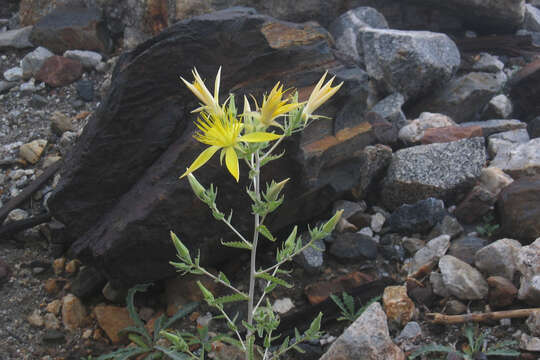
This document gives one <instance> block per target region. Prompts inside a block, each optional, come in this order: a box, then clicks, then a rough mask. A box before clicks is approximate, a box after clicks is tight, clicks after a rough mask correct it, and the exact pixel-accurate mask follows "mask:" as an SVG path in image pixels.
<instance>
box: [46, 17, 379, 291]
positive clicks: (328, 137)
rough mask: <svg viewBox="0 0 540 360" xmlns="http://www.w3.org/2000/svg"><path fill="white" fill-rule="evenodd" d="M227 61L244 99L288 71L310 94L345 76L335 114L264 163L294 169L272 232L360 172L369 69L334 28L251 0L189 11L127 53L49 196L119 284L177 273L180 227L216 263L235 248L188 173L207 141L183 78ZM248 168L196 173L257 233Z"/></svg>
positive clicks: (237, 220)
mask: <svg viewBox="0 0 540 360" xmlns="http://www.w3.org/2000/svg"><path fill="white" fill-rule="evenodd" d="M220 65H222V66H223V71H222V86H221V89H222V95H221V96H222V98H224V96H225V95H226V94H228V93H229V92H234V93H235V94H236V95H238V96H237V97H236V98H237V99H242V97H241V95H242V94H243V92H249V93H254V95H255V96H257V97H260V95H261V94H262V91H265V90H266V91H268V90H269V89H271V87H272V86H273V85H274V84H275V82H276V81H278V80H281V81H283V82H284V83H285V84H286V87H289V86H294V87H296V88H298V89H299V93H300V97H301V99H305V98H306V97H307V96H308V95H309V93H310V92H311V89H312V87H313V86H314V84H315V83H316V81H317V80H318V78H319V77H320V76H321V75H322V73H323V72H324V70H325V69H330V72H332V73H333V74H335V75H336V77H337V79H338V80H339V81H344V82H345V84H344V86H343V87H342V89H341V90H340V92H339V93H338V94H337V95H336V96H335V97H334V98H333V99H332V101H331V102H329V104H328V105H327V106H325V107H324V108H321V110H322V112H321V113H322V114H325V115H328V116H332V117H334V121H329V120H320V121H317V122H315V123H313V126H310V127H309V128H308V129H307V130H306V131H305V132H304V133H302V135H301V136H296V137H294V138H291V139H290V141H286V142H284V147H283V149H284V150H286V155H285V157H284V158H282V159H281V160H280V161H279V162H275V163H271V164H270V165H268V167H267V168H265V169H264V170H265V172H264V174H266V175H267V177H269V178H275V179H277V180H281V179H284V178H286V177H290V178H291V181H290V182H289V184H288V185H287V188H286V198H287V200H288V202H286V203H285V205H284V206H283V209H282V210H283V211H280V212H279V215H278V216H275V217H274V218H273V219H270V223H269V226H270V228H271V230H272V231H274V232H275V231H277V230H279V229H283V228H285V227H287V226H288V225H290V224H292V223H296V222H305V221H308V220H309V219H311V218H312V217H314V216H316V215H318V214H321V213H322V212H323V211H324V210H326V209H327V208H328V205H330V204H331V202H332V201H333V200H334V199H335V198H336V197H337V196H338V195H339V194H340V193H341V192H343V191H347V190H349V189H350V188H351V187H352V186H354V185H355V181H356V180H357V179H359V177H360V174H359V171H360V169H359V167H358V166H357V161H354V160H355V159H357V157H359V156H360V153H361V149H362V148H363V147H364V146H366V145H369V144H371V143H372V142H373V141H374V140H373V139H374V137H373V134H372V131H371V127H370V125H369V123H366V122H364V121H363V117H362V111H364V110H365V107H366V105H365V104H366V99H367V95H368V94H367V81H366V75H365V72H363V71H362V70H360V69H354V68H352V69H345V68H343V67H342V66H341V64H340V63H339V62H338V61H337V60H336V59H335V57H334V55H333V53H332V51H331V50H330V47H329V45H328V37H327V33H326V32H325V31H324V30H323V29H321V28H319V27H317V26H316V25H314V24H304V25H299V24H293V23H287V22H281V21H278V20H275V19H273V18H270V17H267V16H263V15H259V14H257V13H256V12H255V11H254V10H251V9H246V8H233V9H229V10H224V11H220V12H215V13H211V14H207V15H202V16H199V17H195V18H192V19H189V20H185V21H182V22H179V23H177V24H175V25H174V26H172V27H170V28H168V29H167V30H166V31H164V32H163V33H162V34H160V35H159V36H157V37H154V38H152V39H150V40H148V41H147V42H145V43H143V44H141V45H139V46H138V47H137V48H135V49H134V50H133V51H132V52H130V53H127V54H125V55H123V56H122V57H121V58H120V59H119V61H118V64H117V66H116V68H115V70H114V73H113V79H112V84H111V88H110V91H109V94H108V95H107V96H106V98H105V99H104V101H103V103H102V105H101V107H100V109H99V110H98V112H97V114H96V115H95V117H94V118H93V119H92V120H91V121H90V122H89V124H88V125H87V127H86V128H85V130H84V132H83V134H82V136H81V138H80V140H79V142H78V143H77V145H76V147H75V148H74V149H73V151H72V153H71V154H70V155H69V156H68V157H67V159H66V160H65V164H64V167H63V172H62V178H61V181H60V183H59V185H58V187H57V190H56V191H55V193H54V194H53V196H52V197H51V199H50V201H49V206H50V209H51V211H52V213H53V214H54V216H55V218H57V219H59V220H60V221H62V222H63V223H65V225H66V230H65V231H66V233H67V234H69V236H70V237H71V239H72V241H73V244H72V246H71V251H72V252H73V253H74V254H75V255H76V256H82V257H84V256H86V257H88V258H89V260H91V261H92V262H93V263H94V264H95V265H97V266H98V267H99V268H100V269H102V270H103V272H104V273H105V274H106V276H107V277H108V278H109V279H110V280H112V282H113V283H124V284H125V283H136V282H143V281H151V280H156V279H161V278H164V277H166V276H168V275H171V274H172V273H173V272H174V269H173V268H172V266H170V265H169V264H168V261H169V260H172V259H174V249H173V247H172V246H171V245H172V243H171V241H170V239H169V235H168V232H169V230H173V231H174V232H176V234H178V236H179V237H180V238H181V239H182V240H183V241H184V242H185V243H186V244H187V246H188V247H190V248H191V249H192V250H194V251H195V250H196V249H200V250H201V258H202V261H203V262H205V263H207V264H219V263H220V262H223V261H225V260H226V259H227V258H228V257H231V255H230V254H231V253H230V252H227V251H226V250H224V249H223V248H222V247H220V248H219V250H217V251H216V246H217V243H218V242H219V240H220V239H222V238H223V239H224V240H231V239H233V237H232V234H231V233H230V231H229V230H228V229H226V228H225V227H224V226H221V225H219V224H217V223H216V221H215V220H214V219H213V217H212V216H211V214H210V212H209V210H208V209H207V208H206V205H204V204H202V203H201V202H200V201H199V200H198V199H196V198H195V197H194V196H193V194H192V192H191V189H190V188H189V185H188V182H187V181H186V180H185V179H184V180H178V176H179V175H180V174H181V173H182V172H183V171H184V170H185V168H186V167H187V166H188V165H189V164H190V163H191V162H192V161H193V160H194V158H195V157H196V156H197V155H198V154H199V153H200V152H201V150H202V149H204V147H205V145H203V144H200V143H198V142H196V141H195V140H194V139H193V138H192V135H193V133H194V131H195V126H194V124H193V121H194V120H195V115H194V114H192V113H191V110H192V109H194V108H196V107H197V106H198V104H197V99H196V98H195V97H194V96H193V94H191V93H190V92H189V91H188V90H187V88H186V87H185V86H184V85H183V84H181V83H180V82H179V79H178V77H179V76H183V77H185V78H188V79H191V70H192V68H193V67H194V66H196V67H197V69H198V70H199V72H200V73H201V74H202V76H203V78H205V79H207V81H208V82H209V83H212V82H213V78H214V76H215V74H216V72H217V69H218V67H219V66H220ZM211 88H212V86H211ZM238 105H239V106H242V105H241V102H240V104H238ZM342 109H355V110H356V112H355V113H354V116H352V115H351V113H350V112H345V111H342ZM338 110H339V111H338ZM246 174H247V169H246V168H241V175H243V177H242V178H241V180H240V184H236V182H235V181H234V179H233V178H232V177H231V176H230V174H228V172H227V171H226V170H225V169H223V168H222V167H221V166H220V165H219V159H217V157H216V158H215V159H212V160H211V161H210V162H209V163H208V164H207V165H205V166H204V167H203V168H202V169H200V170H198V171H197V174H196V175H197V177H198V179H199V180H200V182H201V183H202V184H205V185H209V184H210V183H214V184H218V186H219V196H218V206H219V208H220V209H222V210H223V211H228V209H230V208H232V209H233V210H234V217H233V220H232V221H233V223H234V224H235V225H236V226H237V228H238V229H239V231H241V232H244V233H250V232H251V229H250V226H251V225H250V224H251V214H250V209H249V206H247V196H246V195H245V194H244V190H243V189H245V187H246V186H247V181H246V180H247V179H246V178H247V176H246ZM266 180H267V179H263V181H266Z"/></svg>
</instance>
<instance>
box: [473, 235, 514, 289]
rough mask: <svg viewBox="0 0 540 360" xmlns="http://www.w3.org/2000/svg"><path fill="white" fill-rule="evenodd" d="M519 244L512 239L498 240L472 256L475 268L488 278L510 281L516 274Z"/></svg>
mask: <svg viewBox="0 0 540 360" xmlns="http://www.w3.org/2000/svg"><path fill="white" fill-rule="evenodd" d="M520 249H521V243H520V242H519V241H517V240H513V239H500V240H497V241H495V242H493V243H491V244H489V245H487V246H485V247H483V248H482V249H480V250H478V251H477V252H476V254H475V255H474V258H475V262H474V264H475V266H476V268H478V270H480V271H482V272H483V273H484V274H486V276H487V277H489V276H502V277H504V278H506V279H508V280H510V281H512V280H513V279H514V273H515V272H516V270H517V268H516V258H517V255H518V252H519V250H520Z"/></svg>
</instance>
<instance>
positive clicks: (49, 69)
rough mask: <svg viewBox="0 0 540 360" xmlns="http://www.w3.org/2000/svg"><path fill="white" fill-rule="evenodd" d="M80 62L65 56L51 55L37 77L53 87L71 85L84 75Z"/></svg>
mask: <svg viewBox="0 0 540 360" xmlns="http://www.w3.org/2000/svg"><path fill="white" fill-rule="evenodd" d="M82 72H83V67H82V65H81V63H80V62H78V61H76V60H73V59H68V58H65V57H63V56H51V57H50V58H48V59H47V60H45V62H44V63H43V66H42V67H41V69H40V70H39V72H38V73H37V75H36V79H37V80H39V81H43V82H44V83H46V84H47V85H50V86H52V87H60V86H65V85H69V84H71V83H72V82H74V81H75V80H77V79H79V78H80V77H81V75H82Z"/></svg>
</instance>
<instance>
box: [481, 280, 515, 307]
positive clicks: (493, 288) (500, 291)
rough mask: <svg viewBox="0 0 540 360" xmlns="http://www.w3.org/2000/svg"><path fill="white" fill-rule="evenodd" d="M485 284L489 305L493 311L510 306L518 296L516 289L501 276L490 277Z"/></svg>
mask: <svg viewBox="0 0 540 360" xmlns="http://www.w3.org/2000/svg"><path fill="white" fill-rule="evenodd" d="M487 282H488V286H489V294H488V300H489V305H491V306H492V307H493V308H495V309H496V308H501V307H505V306H509V305H512V303H513V302H514V300H515V299H516V297H517V294H518V289H517V288H516V287H515V286H514V284H513V283H512V281H510V280H508V279H507V278H505V277H502V276H490V277H488V278H487Z"/></svg>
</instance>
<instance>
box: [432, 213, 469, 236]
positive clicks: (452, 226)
mask: <svg viewBox="0 0 540 360" xmlns="http://www.w3.org/2000/svg"><path fill="white" fill-rule="evenodd" d="M462 232H463V226H461V224H460V223H459V221H458V220H457V219H456V218H455V217H453V216H450V215H446V216H445V217H444V219H443V220H442V221H441V222H439V223H437V224H436V225H435V227H434V228H433V229H432V230H431V232H430V233H429V236H428V238H429V239H433V238H436V237H437V236H440V235H448V236H450V238H452V239H453V238H455V237H456V236H458V235H460V234H461V233H462Z"/></svg>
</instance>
